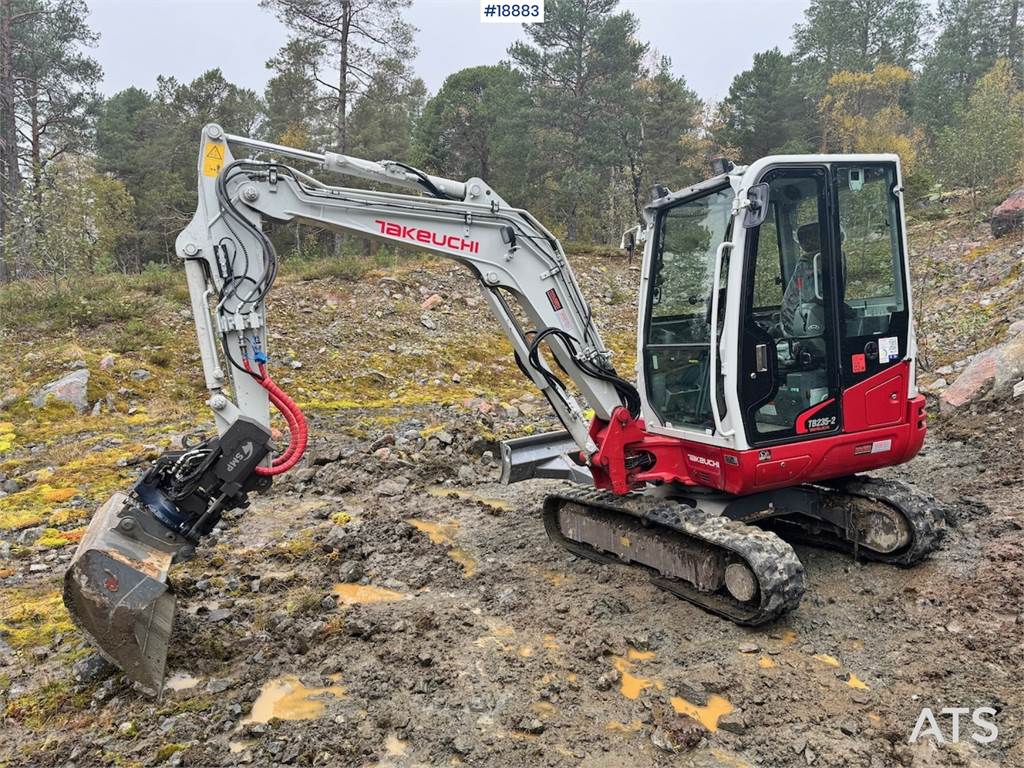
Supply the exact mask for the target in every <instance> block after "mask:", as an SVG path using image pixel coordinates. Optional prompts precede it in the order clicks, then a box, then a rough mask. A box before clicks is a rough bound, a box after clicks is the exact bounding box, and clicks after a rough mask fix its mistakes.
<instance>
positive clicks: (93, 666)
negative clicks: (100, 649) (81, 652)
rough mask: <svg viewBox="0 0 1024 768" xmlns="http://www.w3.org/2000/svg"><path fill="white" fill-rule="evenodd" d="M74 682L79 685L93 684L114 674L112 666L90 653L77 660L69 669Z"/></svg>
mask: <svg viewBox="0 0 1024 768" xmlns="http://www.w3.org/2000/svg"><path fill="white" fill-rule="evenodd" d="M71 672H72V674H74V676H75V680H77V681H78V682H80V683H93V682H96V681H97V680H100V679H102V678H104V677H106V676H107V675H110V674H111V673H113V672H114V665H113V664H111V663H110V662H109V661H107V660H106V659H105V658H104V657H103V656H101V655H100V654H98V653H90V654H89V655H88V656H86V657H85V658H82V659H79V660H78V661H76V662H75V664H74V666H72V667H71Z"/></svg>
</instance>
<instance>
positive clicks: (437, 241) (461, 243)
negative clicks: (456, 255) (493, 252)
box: [373, 219, 480, 253]
mask: <svg viewBox="0 0 1024 768" xmlns="http://www.w3.org/2000/svg"><path fill="white" fill-rule="evenodd" d="M373 223H374V224H376V225H377V226H378V227H380V233H381V234H382V235H386V236H387V237H399V238H401V239H402V240H411V241H412V242H414V243H423V244H424V245H436V246H438V247H439V248H451V249H452V250H453V251H465V252H467V253H479V252H480V241H479V240H469V239H467V238H464V237H459V236H458V235H445V234H442V233H440V232H432V231H431V230H429V229H423V227H407V226H405V225H404V224H396V223H395V222H393V221H385V220H384V219H374V221H373Z"/></svg>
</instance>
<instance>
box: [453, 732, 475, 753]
mask: <svg viewBox="0 0 1024 768" xmlns="http://www.w3.org/2000/svg"><path fill="white" fill-rule="evenodd" d="M452 749H453V750H455V751H456V752H458V753H459V754H460V755H468V754H469V753H470V752H472V751H473V740H472V739H471V738H469V736H466V735H465V734H461V735H459V736H456V737H455V740H454V741H453V742H452Z"/></svg>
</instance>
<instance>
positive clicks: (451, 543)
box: [406, 489, 477, 579]
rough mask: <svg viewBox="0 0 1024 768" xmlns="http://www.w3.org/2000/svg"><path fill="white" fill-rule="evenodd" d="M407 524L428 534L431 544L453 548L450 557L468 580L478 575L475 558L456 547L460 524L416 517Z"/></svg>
mask: <svg viewBox="0 0 1024 768" xmlns="http://www.w3.org/2000/svg"><path fill="white" fill-rule="evenodd" d="M445 490H447V489H445ZM406 522H407V523H409V525H411V526H412V527H413V528H415V529H416V530H417V531H421V532H423V533H425V534H427V538H428V539H430V541H431V543H433V544H442V545H444V546H446V547H452V549H450V550H448V557H450V558H451V559H452V560H454V561H455V562H456V563H458V564H459V565H461V566H462V575H463V576H465V577H466V578H467V579H468V578H469V577H470V576H472V575H474V574H475V573H476V566H477V562H476V560H475V559H474V558H473V556H472V555H470V554H469V553H468V552H466V551H465V550H463V549H459V548H457V547H455V534H456V532H457V531H458V530H459V524H458V523H456V522H451V523H436V522H434V521H433V520H420V519H419V518H416V517H412V518H409V519H408V520H406Z"/></svg>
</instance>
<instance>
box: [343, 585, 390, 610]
mask: <svg viewBox="0 0 1024 768" xmlns="http://www.w3.org/2000/svg"><path fill="white" fill-rule="evenodd" d="M334 594H335V595H337V596H338V599H339V600H340V601H341V602H342V603H344V604H345V605H357V604H359V605H366V604H369V603H390V602H393V601H395V600H404V599H405V598H406V595H404V594H402V593H401V592H395V591H394V590H393V589H384V587H375V586H373V585H372V584H335V585H334Z"/></svg>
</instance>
